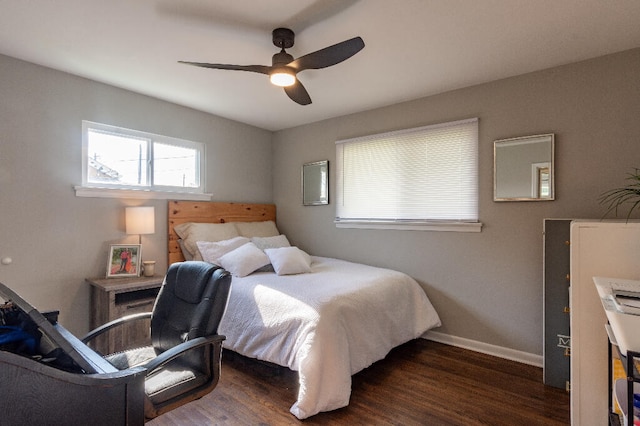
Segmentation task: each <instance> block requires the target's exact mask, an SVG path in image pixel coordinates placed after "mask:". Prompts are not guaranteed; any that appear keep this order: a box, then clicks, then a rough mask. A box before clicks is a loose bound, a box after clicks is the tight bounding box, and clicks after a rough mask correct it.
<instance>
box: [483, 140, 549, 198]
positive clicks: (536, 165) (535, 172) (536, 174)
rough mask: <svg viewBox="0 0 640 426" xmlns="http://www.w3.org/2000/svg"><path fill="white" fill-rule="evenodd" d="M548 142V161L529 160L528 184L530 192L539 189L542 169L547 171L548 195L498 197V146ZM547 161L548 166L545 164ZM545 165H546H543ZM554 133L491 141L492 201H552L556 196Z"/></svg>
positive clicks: (542, 175)
mask: <svg viewBox="0 0 640 426" xmlns="http://www.w3.org/2000/svg"><path fill="white" fill-rule="evenodd" d="M542 142H547V143H549V150H550V155H549V158H550V159H549V161H548V162H544V163H540V162H531V163H530V164H531V166H532V167H531V171H530V173H531V176H532V178H531V180H530V181H529V184H530V186H531V192H532V193H533V192H535V191H538V192H539V191H540V185H541V181H542V179H543V177H544V175H545V174H544V171H545V170H546V171H547V180H548V182H549V183H548V185H549V196H548V197H544V198H540V197H539V196H538V197H534V196H533V195H531V196H529V197H500V196H498V193H499V188H498V173H499V161H498V160H499V156H498V148H499V147H501V146H515V145H527V144H534V143H542ZM547 163H548V166H547ZM545 166H547V167H545ZM555 181H556V179H555V135H554V134H553V133H546V134H541V135H534V136H522V137H518V138H510V139H499V140H496V141H494V142H493V201H553V200H555V198H556V189H555ZM534 184H535V187H534Z"/></svg>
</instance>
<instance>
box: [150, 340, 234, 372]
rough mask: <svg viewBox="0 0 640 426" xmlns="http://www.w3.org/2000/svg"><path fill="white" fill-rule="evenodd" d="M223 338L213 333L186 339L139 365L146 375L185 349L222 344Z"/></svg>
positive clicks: (182, 352)
mask: <svg viewBox="0 0 640 426" xmlns="http://www.w3.org/2000/svg"><path fill="white" fill-rule="evenodd" d="M225 339H226V337H225V336H221V335H218V334H215V335H213V336H208V337H196V338H195V339H191V340H187V341H186V342H184V343H180V344H179V345H177V346H174V347H172V348H171V349H168V350H166V351H164V352H162V353H161V354H160V355H158V356H157V357H155V358H153V359H152V360H151V361H149V362H148V363H146V364H142V365H141V367H144V368H146V369H147V376H148V375H150V374H151V373H153V372H154V371H155V370H157V369H158V368H160V367H162V366H163V365H165V364H166V363H168V362H169V361H172V360H174V359H176V358H178V357H179V356H181V355H182V354H184V353H185V352H187V351H190V350H192V349H195V348H199V347H200V346H206V345H212V346H216V345H222V342H223V341H224V340H225Z"/></svg>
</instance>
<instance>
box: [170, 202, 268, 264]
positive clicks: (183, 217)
mask: <svg viewBox="0 0 640 426" xmlns="http://www.w3.org/2000/svg"><path fill="white" fill-rule="evenodd" d="M167 218H168V222H169V238H168V239H167V241H168V246H169V247H168V256H169V257H168V261H169V263H168V265H171V264H172V263H175V262H182V261H184V260H185V259H184V256H183V255H182V251H181V250H180V245H179V244H178V235H177V234H176V232H175V231H174V230H173V228H174V226H176V225H179V224H181V223H186V222H198V223H225V222H262V221H266V220H272V221H274V222H275V221H276V206H275V205H274V204H249V203H219V202H210V201H169V212H168V214H167Z"/></svg>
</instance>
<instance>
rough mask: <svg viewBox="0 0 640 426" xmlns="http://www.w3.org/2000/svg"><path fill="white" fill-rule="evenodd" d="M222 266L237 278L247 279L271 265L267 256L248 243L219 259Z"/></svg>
mask: <svg viewBox="0 0 640 426" xmlns="http://www.w3.org/2000/svg"><path fill="white" fill-rule="evenodd" d="M218 261H219V262H220V266H222V267H223V268H224V269H226V270H227V271H229V272H230V273H231V275H234V276H236V277H246V276H247V275H249V274H250V273H252V272H253V271H255V270H256V269H259V268H262V267H263V266H266V265H268V264H269V258H268V257H267V255H266V254H265V253H264V252H263V251H262V250H260V249H259V248H258V247H256V245H255V244H253V243H246V244H244V245H241V246H240V247H238V248H237V249H235V250H232V251H230V252H229V253H227V254H225V255H224V256H222V257H221V258H220V259H218Z"/></svg>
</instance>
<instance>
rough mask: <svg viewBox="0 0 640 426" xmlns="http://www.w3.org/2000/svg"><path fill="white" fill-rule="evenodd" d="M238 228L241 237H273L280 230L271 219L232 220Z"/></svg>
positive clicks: (278, 233)
mask: <svg viewBox="0 0 640 426" xmlns="http://www.w3.org/2000/svg"><path fill="white" fill-rule="evenodd" d="M233 223H234V224H235V225H236V229H237V230H238V235H241V236H243V237H249V238H251V237H275V236H277V235H280V231H278V228H277V227H276V224H275V222H274V221H272V220H265V221H263V222H233Z"/></svg>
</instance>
